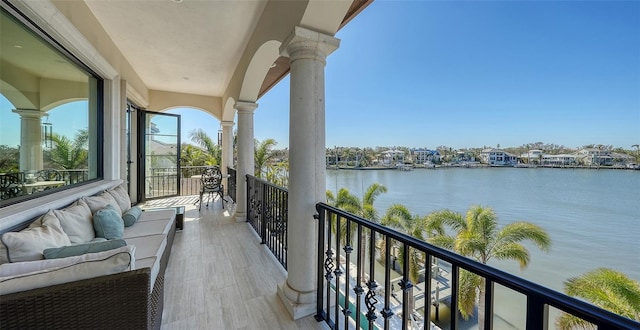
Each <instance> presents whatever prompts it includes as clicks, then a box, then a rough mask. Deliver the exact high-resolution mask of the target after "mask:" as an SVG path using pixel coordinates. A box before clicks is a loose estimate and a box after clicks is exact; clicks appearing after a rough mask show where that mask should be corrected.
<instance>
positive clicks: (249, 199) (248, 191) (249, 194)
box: [244, 174, 251, 222]
mask: <svg viewBox="0 0 640 330" xmlns="http://www.w3.org/2000/svg"><path fill="white" fill-rule="evenodd" d="M244 180H245V185H246V187H247V189H246V190H247V193H246V195H247V196H246V197H247V199H246V203H247V205H245V209H246V210H247V222H251V221H250V220H249V219H250V218H251V216H250V215H251V211H250V210H249V206H250V205H249V203H251V202H250V201H251V193H250V191H251V189H250V188H251V187H249V180H250V178H249V174H247V175H245V177H244Z"/></svg>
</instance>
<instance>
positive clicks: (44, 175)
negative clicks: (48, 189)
mask: <svg viewBox="0 0 640 330" xmlns="http://www.w3.org/2000/svg"><path fill="white" fill-rule="evenodd" d="M36 176H37V180H38V181H61V180H62V174H60V172H58V171H57V170H40V171H38V173H37V175H36Z"/></svg>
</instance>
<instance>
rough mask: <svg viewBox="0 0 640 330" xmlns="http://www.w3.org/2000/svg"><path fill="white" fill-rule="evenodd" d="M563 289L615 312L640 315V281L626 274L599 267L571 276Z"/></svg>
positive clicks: (637, 316) (629, 315) (623, 314)
mask: <svg viewBox="0 0 640 330" xmlns="http://www.w3.org/2000/svg"><path fill="white" fill-rule="evenodd" d="M564 291H565V293H567V294H568V295H570V296H575V297H579V298H583V299H585V300H588V301H590V302H591V303H593V304H594V305H596V306H599V307H601V308H604V309H606V310H609V311H611V312H614V313H616V314H619V315H622V316H625V317H628V318H631V319H635V320H639V318H640V283H638V282H637V281H634V280H632V279H630V278H629V277H627V276H626V275H625V274H624V273H621V272H618V271H615V270H612V269H608V268H598V269H595V270H593V271H591V272H588V273H585V274H583V275H582V276H579V277H572V278H570V279H568V280H567V281H566V282H565V288H564Z"/></svg>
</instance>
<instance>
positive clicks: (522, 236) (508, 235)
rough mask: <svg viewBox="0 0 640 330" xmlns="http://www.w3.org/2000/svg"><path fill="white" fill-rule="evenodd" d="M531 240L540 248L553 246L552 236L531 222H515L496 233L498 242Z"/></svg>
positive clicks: (543, 249) (544, 249) (546, 248)
mask: <svg viewBox="0 0 640 330" xmlns="http://www.w3.org/2000/svg"><path fill="white" fill-rule="evenodd" d="M522 241H531V242H533V243H534V244H535V245H536V246H537V247H538V248H539V249H540V250H542V251H548V250H549V248H550V247H551V237H549V234H547V232H546V231H545V230H544V229H542V227H540V226H538V225H535V224H532V223H530V222H524V221H519V222H513V223H510V224H508V225H506V226H504V227H502V229H500V231H499V232H498V234H497V235H496V244H501V243H502V242H505V243H512V242H522Z"/></svg>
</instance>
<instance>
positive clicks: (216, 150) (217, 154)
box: [189, 128, 222, 165]
mask: <svg viewBox="0 0 640 330" xmlns="http://www.w3.org/2000/svg"><path fill="white" fill-rule="evenodd" d="M189 138H190V139H191V141H193V142H194V143H195V144H197V145H198V146H200V147H201V148H203V149H204V150H205V151H206V152H207V153H208V154H209V155H211V157H213V159H214V161H215V163H213V164H210V165H218V164H220V163H222V150H221V149H220V146H219V145H217V144H215V143H214V142H213V139H212V138H211V137H210V136H209V135H207V133H206V132H205V131H204V130H203V129H201V128H198V129H194V130H192V131H191V132H189Z"/></svg>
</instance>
